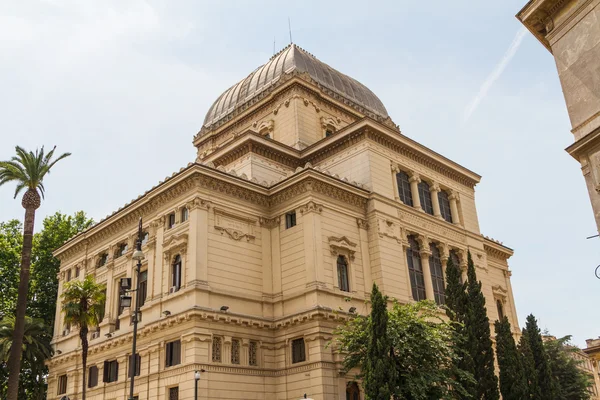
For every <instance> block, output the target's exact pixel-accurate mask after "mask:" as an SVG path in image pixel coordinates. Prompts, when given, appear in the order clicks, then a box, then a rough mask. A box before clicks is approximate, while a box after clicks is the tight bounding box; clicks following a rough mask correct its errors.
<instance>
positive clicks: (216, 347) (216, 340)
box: [212, 337, 221, 362]
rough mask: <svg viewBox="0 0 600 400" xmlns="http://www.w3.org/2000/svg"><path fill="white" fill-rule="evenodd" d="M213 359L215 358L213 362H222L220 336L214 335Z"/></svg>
mask: <svg viewBox="0 0 600 400" xmlns="http://www.w3.org/2000/svg"><path fill="white" fill-rule="evenodd" d="M212 360H213V362H221V338H220V337H213V342H212Z"/></svg>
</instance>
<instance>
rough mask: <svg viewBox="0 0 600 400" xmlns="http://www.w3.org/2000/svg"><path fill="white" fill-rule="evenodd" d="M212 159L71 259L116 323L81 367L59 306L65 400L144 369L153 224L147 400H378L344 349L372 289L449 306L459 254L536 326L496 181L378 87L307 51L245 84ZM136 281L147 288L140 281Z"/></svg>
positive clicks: (109, 222) (207, 130) (213, 132)
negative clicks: (415, 131)
mask: <svg viewBox="0 0 600 400" xmlns="http://www.w3.org/2000/svg"><path fill="white" fill-rule="evenodd" d="M193 143H194V145H195V146H196V148H197V150H198V156H197V159H196V160H195V161H194V162H191V163H190V164H188V165H187V166H186V167H184V168H182V169H181V170H180V171H179V172H177V173H175V174H173V175H172V176H169V177H167V178H166V179H164V180H163V181H161V182H160V183H159V184H158V185H157V186H155V187H153V188H152V189H150V190H149V191H147V192H146V193H144V194H143V195H141V196H139V197H138V198H137V199H135V200H133V201H131V202H130V203H128V204H126V205H125V206H123V207H122V208H120V209H119V210H118V211H116V212H114V213H113V214H112V215H110V216H109V217H107V218H105V219H104V220H102V221H100V222H99V223H97V224H96V225H94V226H93V227H91V228H90V229H88V230H87V231H85V232H82V233H81V234H79V235H77V236H75V237H74V238H72V239H71V240H69V241H68V242H67V243H65V244H64V245H63V246H62V247H61V248H60V249H58V250H57V251H56V253H55V255H56V257H58V258H59V259H60V260H61V268H60V274H59V296H60V292H61V291H62V290H63V287H64V284H65V282H66V281H68V280H69V279H82V277H83V276H85V275H88V274H92V275H94V276H95V278H96V280H97V281H98V282H101V283H105V284H106V295H107V303H106V313H105V314H106V315H105V318H104V320H103V321H102V323H101V324H100V325H99V326H98V327H97V329H95V330H93V332H91V333H90V340H91V341H90V352H89V357H88V369H87V370H86V371H82V370H81V356H80V344H79V339H78V335H77V332H75V331H74V329H73V328H72V327H69V326H65V325H64V324H63V323H62V316H61V313H60V309H57V311H56V316H57V318H56V326H55V336H54V338H53V346H54V348H55V350H56V355H55V356H54V357H53V358H52V359H51V360H50V362H49V368H50V375H49V377H48V384H49V389H48V393H49V394H48V398H49V399H60V398H61V397H62V396H65V395H67V396H69V397H70V398H71V399H75V398H79V396H80V392H81V388H80V386H81V380H82V374H88V382H89V384H88V386H89V388H88V390H87V398H88V399H89V400H100V399H123V398H125V397H126V395H127V393H128V392H127V391H128V382H129V378H128V377H129V376H130V373H131V371H129V370H130V368H129V364H130V356H131V354H130V353H131V340H132V327H131V324H130V321H131V311H130V310H129V309H128V308H124V307H122V306H121V303H120V291H119V280H120V278H123V277H132V275H133V266H134V261H133V260H132V259H131V256H132V249H133V247H134V241H135V236H136V231H137V224H138V219H139V218H140V217H141V218H142V219H143V227H144V230H145V232H144V241H143V251H144V253H145V256H146V257H145V260H144V262H143V267H142V271H143V272H142V274H141V277H140V282H139V283H140V287H141V289H140V291H139V295H138V301H139V302H140V304H141V322H140V325H139V331H138V332H139V336H138V344H137V346H138V351H139V352H138V354H137V355H136V357H138V358H137V359H138V360H139V361H140V363H139V365H140V368H139V369H138V370H137V371H134V373H135V374H136V375H138V376H137V378H136V380H135V388H136V395H137V396H138V398H139V399H140V400H142V399H143V400H146V399H148V400H150V399H151V400H159V399H160V400H177V399H190V398H192V396H193V387H194V371H195V370H199V369H204V370H206V372H205V373H204V374H203V375H202V378H201V381H200V393H201V396H200V398H202V399H265V400H266V399H268V400H271V399H299V398H301V397H302V396H303V395H304V393H307V394H308V396H309V397H311V398H314V399H316V400H324V399H336V400H338V399H352V400H355V399H356V400H357V399H362V398H363V393H361V390H360V385H359V382H356V381H355V376H354V374H347V375H344V374H343V373H342V371H341V361H342V360H341V357H340V355H339V354H337V352H336V349H335V346H333V345H329V343H330V342H331V340H332V338H333V331H334V329H335V327H336V326H337V325H338V324H340V323H343V322H344V321H345V320H346V319H348V318H350V317H351V316H352V315H353V313H360V314H366V313H368V312H369V310H368V306H367V305H366V304H365V300H366V299H368V297H369V294H370V291H371V287H372V284H373V283H377V285H379V287H380V288H381V289H382V291H383V292H384V293H385V294H387V295H388V296H391V297H394V298H397V299H398V300H399V301H401V302H405V303H408V302H412V301H415V300H421V299H431V300H434V301H436V302H437V303H440V304H441V303H444V273H445V268H446V263H447V261H448V260H449V259H451V258H452V259H453V262H455V263H457V264H458V265H460V266H461V268H462V269H463V271H464V270H465V269H466V254H467V251H471V253H472V255H473V259H474V262H475V264H476V268H477V273H478V277H479V279H480V280H481V281H482V283H483V292H484V294H485V297H486V301H487V308H488V312H489V316H490V320H491V321H495V320H496V319H498V318H499V317H501V316H503V315H506V316H507V317H508V318H509V320H510V322H511V324H512V326H513V329H514V331H515V334H516V333H518V332H519V325H518V321H517V315H516V310H515V304H514V299H513V294H512V288H511V281H510V276H511V272H510V271H509V268H508V264H507V260H508V258H509V257H511V255H512V254H513V251H512V250H511V249H510V248H508V247H506V246H504V245H502V244H501V243H500V242H498V241H495V240H492V239H490V238H487V237H485V236H483V235H482V234H481V232H480V229H479V222H478V218H477V211H476V206H475V190H474V188H475V185H476V184H477V183H478V182H479V180H480V176H479V175H477V174H476V173H474V172H472V171H470V170H468V169H467V168H465V167H463V166H461V165H459V164H457V163H456V162H453V161H451V160H449V159H447V158H445V157H444V156H442V155H441V154H439V153H437V152H435V151H433V150H431V149H429V148H427V147H425V146H423V145H421V144H419V143H418V142H416V141H415V140H413V139H411V138H409V137H407V136H405V135H404V134H403V133H402V132H401V131H400V129H399V127H398V126H397V125H396V124H395V123H393V121H392V120H391V118H390V116H389V115H388V112H387V110H386V108H385V106H384V105H383V104H382V102H381V101H380V100H379V98H378V97H377V96H376V95H375V94H374V93H373V92H372V91H371V90H369V89H368V88H367V87H365V86H364V85H362V84H361V83H359V82H358V81H356V80H355V79H352V78H350V77H348V76H346V75H344V74H342V73H340V72H338V71H337V70H335V69H333V68H332V67H330V66H329V65H327V64H325V63H323V62H321V61H319V60H318V59H317V58H315V57H314V56H313V55H311V54H309V53H308V52H306V51H305V50H303V49H301V48H299V47H298V46H296V45H293V44H292V45H290V46H288V47H286V48H285V49H284V50H282V51H281V52H279V53H278V54H276V55H274V56H273V57H272V58H271V59H270V60H269V61H268V62H267V63H266V64H265V65H263V66H261V67H259V68H257V69H256V70H255V71H254V72H252V73H251V74H250V75H248V76H247V77H246V78H245V79H243V80H241V81H240V82H238V83H236V84H235V85H233V86H232V87H231V88H229V89H228V90H226V91H225V92H224V93H223V94H222V95H221V96H219V97H218V98H217V100H216V101H215V102H214V104H213V106H212V107H211V108H210V109H209V110H208V113H207V114H206V118H205V120H204V123H203V125H202V128H201V129H200V131H199V132H198V134H197V135H195V137H194V138H193ZM134 284H135V282H134Z"/></svg>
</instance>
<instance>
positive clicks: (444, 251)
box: [439, 243, 450, 287]
mask: <svg viewBox="0 0 600 400" xmlns="http://www.w3.org/2000/svg"><path fill="white" fill-rule="evenodd" d="M439 248H440V260H441V261H442V272H443V275H444V287H446V267H447V266H448V259H449V258H450V253H449V251H448V246H447V245H446V244H445V243H440V244H439Z"/></svg>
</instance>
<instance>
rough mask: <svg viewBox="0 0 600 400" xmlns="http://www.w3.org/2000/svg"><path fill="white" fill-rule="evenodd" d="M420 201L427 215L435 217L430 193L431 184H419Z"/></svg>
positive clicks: (422, 182)
mask: <svg viewBox="0 0 600 400" xmlns="http://www.w3.org/2000/svg"><path fill="white" fill-rule="evenodd" d="M419 199H420V200H421V208H422V209H423V211H425V212H426V213H427V214H430V215H433V203H432V202H431V192H430V191H429V183H427V182H425V181H421V182H420V183H419Z"/></svg>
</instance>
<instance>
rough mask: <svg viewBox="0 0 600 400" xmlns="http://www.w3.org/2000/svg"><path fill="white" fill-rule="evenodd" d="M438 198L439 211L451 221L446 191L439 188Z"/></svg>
mask: <svg viewBox="0 0 600 400" xmlns="http://www.w3.org/2000/svg"><path fill="white" fill-rule="evenodd" d="M438 200H439V203H440V213H441V214H442V218H444V219H445V220H446V221H447V222H452V211H451V210H450V200H449V199H448V192H446V191H445V190H440V191H439V192H438Z"/></svg>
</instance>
